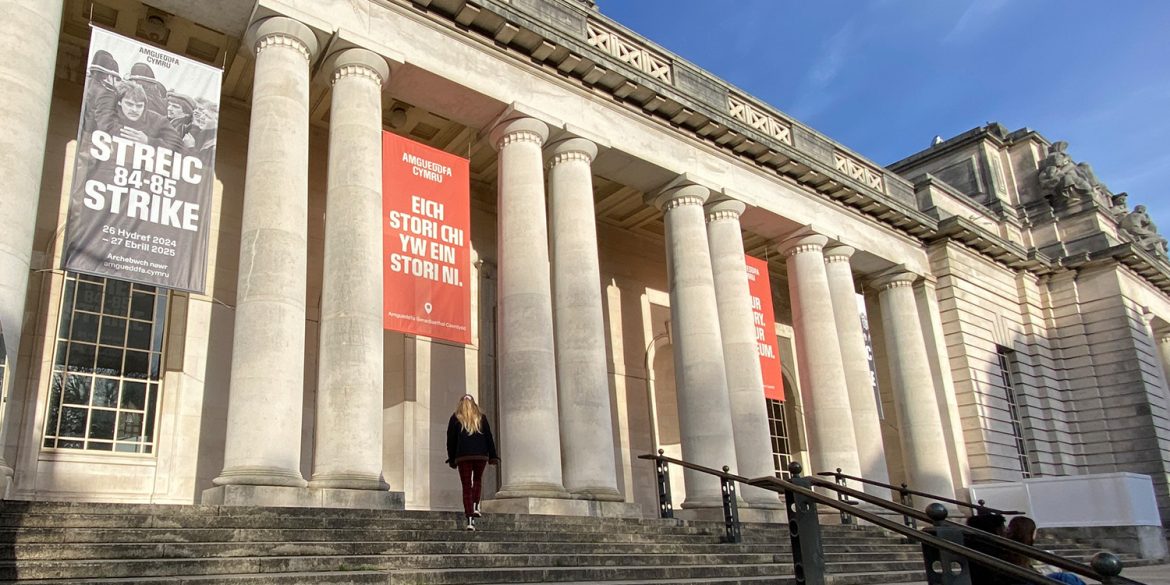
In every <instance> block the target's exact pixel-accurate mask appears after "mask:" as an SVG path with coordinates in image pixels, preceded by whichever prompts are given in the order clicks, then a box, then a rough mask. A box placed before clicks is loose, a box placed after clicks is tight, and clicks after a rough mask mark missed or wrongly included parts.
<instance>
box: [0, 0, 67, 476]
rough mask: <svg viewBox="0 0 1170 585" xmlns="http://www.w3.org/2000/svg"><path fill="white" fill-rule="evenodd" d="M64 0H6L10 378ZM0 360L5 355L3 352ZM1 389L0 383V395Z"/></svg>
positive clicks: (3, 425)
mask: <svg viewBox="0 0 1170 585" xmlns="http://www.w3.org/2000/svg"><path fill="white" fill-rule="evenodd" d="M61 4H62V0H3V1H0V13H2V14H4V24H3V25H0V29H2V33H0V38H2V39H4V40H3V41H2V42H0V44H2V46H3V52H4V62H3V63H0V82H3V84H4V88H5V89H4V99H3V100H0V120H2V121H3V124H4V132H3V133H0V152H3V153H4V156H2V157H0V175H2V176H3V177H4V197H3V203H0V225H2V226H4V229H0V327H3V333H4V347H5V350H6V352H7V357H8V365H7V368H6V369H5V371H6V372H7V374H6V375H7V376H9V377H12V376H14V375H15V374H16V356H17V354H18V353H19V352H20V338H21V334H22V328H23V325H24V305H25V300H26V295H27V291H28V275H29V263H30V261H31V258H32V248H33V232H34V230H35V228H36V224H37V202H38V201H39V200H40V195H41V168H42V167H43V166H44V159H45V140H46V137H47V131H48V126H49V106H50V105H51V104H52V103H53V99H52V93H53V73H54V72H55V71H56V63H57V41H58V40H59V38H60V35H61ZM0 359H4V356H2V355H0ZM2 389H3V385H0V390H2ZM7 405H8V401H7V400H5V401H3V402H0V409H2V410H0V498H2V497H4V495H5V494H4V491H5V489H6V487H7V485H8V482H9V479H10V478H11V477H12V466H11V465H9V464H8V462H7V461H5V459H4V449H3V446H4V445H5V444H6V443H5V441H4V439H5V437H6V435H7V432H6V430H7V428H8V427H9V426H11V424H14V423H15V421H14V420H13V419H15V418H17V417H14V416H12V413H9V412H5V411H6V410H7Z"/></svg>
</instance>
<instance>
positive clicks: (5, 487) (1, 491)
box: [0, 468, 14, 500]
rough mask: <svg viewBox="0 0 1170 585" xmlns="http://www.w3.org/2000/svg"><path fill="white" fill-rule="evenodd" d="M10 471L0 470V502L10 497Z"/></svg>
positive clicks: (11, 482)
mask: <svg viewBox="0 0 1170 585" xmlns="http://www.w3.org/2000/svg"><path fill="white" fill-rule="evenodd" d="M13 483H14V482H13V481H12V470H11V469H6V468H0V500H7V499H9V498H10V496H11V495H12V485H13Z"/></svg>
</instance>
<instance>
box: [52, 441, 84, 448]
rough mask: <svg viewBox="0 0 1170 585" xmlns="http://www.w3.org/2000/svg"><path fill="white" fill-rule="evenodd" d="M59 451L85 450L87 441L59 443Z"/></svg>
mask: <svg viewBox="0 0 1170 585" xmlns="http://www.w3.org/2000/svg"><path fill="white" fill-rule="evenodd" d="M57 448H58V449H84V448H85V441H57Z"/></svg>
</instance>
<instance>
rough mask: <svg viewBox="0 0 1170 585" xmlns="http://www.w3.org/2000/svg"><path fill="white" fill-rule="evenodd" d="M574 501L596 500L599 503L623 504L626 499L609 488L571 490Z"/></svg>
mask: <svg viewBox="0 0 1170 585" xmlns="http://www.w3.org/2000/svg"><path fill="white" fill-rule="evenodd" d="M572 494H573V495H572V497H573V499H574V500H597V501H599V502H624V501H625V500H626V499H625V498H623V497H622V494H621V493H619V492H618V491H617V490H615V489H613V488H609V487H600V488H577V489H574V490H572Z"/></svg>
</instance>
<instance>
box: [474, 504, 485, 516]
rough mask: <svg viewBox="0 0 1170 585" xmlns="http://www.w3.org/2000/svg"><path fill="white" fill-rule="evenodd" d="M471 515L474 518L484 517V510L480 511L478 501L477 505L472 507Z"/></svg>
mask: <svg viewBox="0 0 1170 585" xmlns="http://www.w3.org/2000/svg"><path fill="white" fill-rule="evenodd" d="M471 515H472V517H474V518H481V517H483V512H480V511H479V503H478V502H476V504H475V507H474V508H472V509H471Z"/></svg>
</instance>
